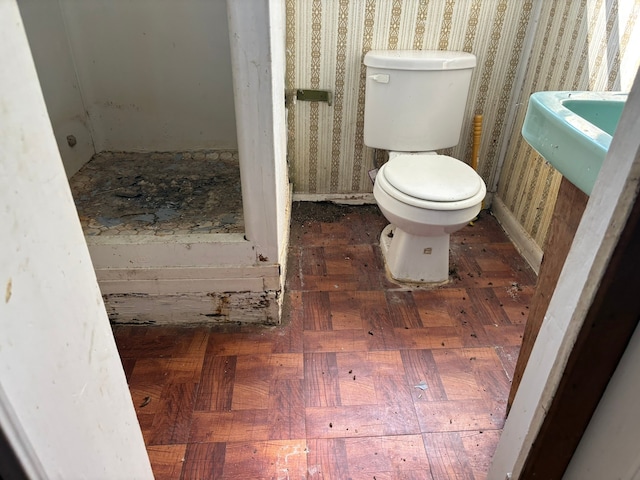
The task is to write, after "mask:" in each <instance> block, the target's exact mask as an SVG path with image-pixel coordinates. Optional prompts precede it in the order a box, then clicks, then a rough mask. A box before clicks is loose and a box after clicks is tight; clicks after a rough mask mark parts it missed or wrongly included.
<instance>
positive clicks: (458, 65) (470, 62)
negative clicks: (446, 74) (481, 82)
mask: <svg viewBox="0 0 640 480" xmlns="http://www.w3.org/2000/svg"><path fill="white" fill-rule="evenodd" d="M364 64H365V65H366V66H368V67H377V68H388V69H391V70H460V69H464V68H473V67H475V66H476V56H475V55H474V54H472V53H466V52H452V51H448V50H371V51H369V52H367V54H366V55H365V56H364Z"/></svg>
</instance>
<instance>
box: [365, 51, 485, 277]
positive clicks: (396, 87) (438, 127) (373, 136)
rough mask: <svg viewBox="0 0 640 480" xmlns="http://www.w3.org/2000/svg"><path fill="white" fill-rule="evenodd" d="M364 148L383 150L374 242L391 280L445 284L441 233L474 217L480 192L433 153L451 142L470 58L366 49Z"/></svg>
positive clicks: (464, 172) (458, 125)
mask: <svg viewBox="0 0 640 480" xmlns="http://www.w3.org/2000/svg"><path fill="white" fill-rule="evenodd" d="M364 64H365V65H366V67H367V82H366V88H365V101H364V103H365V112H364V143H365V145H367V146H369V147H372V148H379V149H383V150H387V151H389V152H390V154H389V161H388V162H387V163H386V164H385V165H383V166H382V167H381V168H380V169H379V170H378V173H377V176H376V179H375V183H374V188H373V194H374V197H375V199H376V201H377V203H378V206H379V207H380V210H381V211H382V213H383V215H384V216H385V217H386V218H387V220H389V221H390V222H391V225H389V226H387V227H385V229H384V230H383V232H382V235H381V237H380V246H381V248H382V253H383V255H384V260H385V264H386V267H387V269H388V271H389V273H390V275H391V277H393V278H394V279H396V280H400V281H406V282H420V283H422V282H427V283H440V282H445V281H447V280H448V278H449V235H450V234H451V233H453V232H455V231H457V230H459V229H461V228H462V227H464V226H465V225H466V224H468V223H469V222H470V221H471V220H473V219H474V218H475V217H476V215H478V213H479V211H480V208H481V207H482V200H483V199H484V196H485V194H486V186H485V184H484V182H483V180H482V179H481V178H480V176H479V175H478V174H477V173H476V172H475V171H474V170H473V169H472V168H471V167H470V166H468V165H467V164H466V163H464V162H461V161H460V160H457V159H455V158H452V157H448V156H445V155H438V154H436V153H435V151H436V150H440V149H443V148H450V147H453V146H455V145H457V144H458V142H459V140H460V133H461V130H462V125H463V122H464V120H465V111H466V106H467V97H468V93H469V86H470V82H471V75H472V71H473V69H474V67H475V65H476V57H475V56H474V55H473V54H471V53H467V52H452V51H440V50H423V51H417V50H391V51H384V50H372V51H369V52H367V54H366V55H365V57H364Z"/></svg>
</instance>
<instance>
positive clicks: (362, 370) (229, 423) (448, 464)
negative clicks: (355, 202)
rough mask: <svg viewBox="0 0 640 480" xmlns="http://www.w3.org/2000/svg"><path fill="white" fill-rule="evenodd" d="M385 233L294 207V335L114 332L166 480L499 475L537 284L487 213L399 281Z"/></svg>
mask: <svg viewBox="0 0 640 480" xmlns="http://www.w3.org/2000/svg"><path fill="white" fill-rule="evenodd" d="M385 223H386V222H385V220H384V218H383V217H382V216H381V215H380V214H379V213H378V210H377V208H376V207H374V206H358V207H355V206H354V207H338V206H335V205H323V204H319V205H315V204H304V203H301V204H294V208H293V220H292V230H291V246H290V257H289V258H290V259H289V268H288V274H287V277H288V278H287V292H286V297H285V303H286V306H285V315H284V325H283V326H280V327H259V326H239V325H228V326H218V327H208V328H204V327H197V328H167V327H141V326H117V327H114V332H115V337H116V341H117V344H118V347H119V351H120V354H121V357H122V362H123V365H124V368H125V372H126V375H127V378H128V381H129V386H130V390H131V395H132V397H133V401H134V403H135V406H136V411H137V414H138V419H139V421H140V425H141V428H142V432H143V435H144V438H145V441H146V444H147V449H148V452H149V456H150V459H151V462H152V466H153V469H154V472H155V475H156V478H157V479H183V480H191V479H242V480H246V479H336V480H344V479H353V480H360V479H368V480H371V479H377V480H383V479H385V480H386V479H433V480H441V479H452V478H456V479H483V478H485V477H486V472H487V470H488V467H489V462H490V459H491V456H492V455H493V452H494V450H495V448H496V445H497V441H498V437H499V435H500V432H501V429H502V427H503V423H504V417H505V407H506V400H507V395H508V392H509V385H510V381H511V376H512V373H513V370H514V367H515V362H516V359H517V354H518V350H519V347H520V343H521V340H522V338H521V337H522V333H523V330H524V323H525V321H526V319H527V314H528V306H529V301H530V298H531V295H532V293H533V289H534V283H535V275H534V274H533V273H532V271H531V270H530V269H529V268H528V267H527V266H526V264H525V262H524V261H523V260H522V259H521V258H520V256H519V255H518V253H517V252H516V250H515V249H514V247H513V246H512V245H511V243H510V242H509V241H508V239H507V238H506V237H505V235H504V233H503V232H502V230H501V229H500V227H499V225H498V224H497V223H496V221H495V219H494V218H493V217H491V216H490V215H489V214H487V213H485V212H483V213H482V214H481V217H480V219H479V220H478V221H476V222H475V224H474V225H473V226H468V227H465V228H464V229H463V230H462V231H461V232H459V233H458V234H455V235H454V236H453V237H452V246H451V257H452V281H451V282H450V283H449V284H447V285H445V286H442V287H438V288H431V289H426V288H422V289H420V288H414V289H412V288H407V287H405V286H401V285H398V284H396V283H393V282H391V281H389V280H387V278H386V277H385V273H384V267H383V264H382V261H381V256H380V251H379V246H378V235H379V233H380V231H381V230H382V227H383V226H384V225H385Z"/></svg>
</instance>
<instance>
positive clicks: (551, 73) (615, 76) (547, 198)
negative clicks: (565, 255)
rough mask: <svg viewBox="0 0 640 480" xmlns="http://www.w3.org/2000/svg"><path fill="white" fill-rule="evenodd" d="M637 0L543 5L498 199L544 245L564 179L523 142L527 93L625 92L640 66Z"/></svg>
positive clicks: (639, 11)
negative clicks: (564, 91)
mask: <svg viewBox="0 0 640 480" xmlns="http://www.w3.org/2000/svg"><path fill="white" fill-rule="evenodd" d="M639 14H640V1H638V0H620V1H613V0H595V1H591V0H589V1H587V0H582V1H580V2H575V1H570V0H566V1H561V2H543V3H542V11H541V13H540V20H539V22H538V26H537V31H536V34H535V37H534V38H535V42H534V44H533V49H532V52H531V57H530V61H529V66H528V69H527V71H526V74H525V80H524V84H523V86H522V90H521V91H520V92H519V95H518V97H517V104H518V110H517V118H516V122H515V128H514V131H513V135H512V136H511V138H510V139H509V143H508V149H507V153H506V156H505V160H504V165H503V166H502V169H501V173H500V181H499V184H498V196H499V197H500V199H501V200H502V201H503V202H504V203H505V205H506V206H507V208H508V209H509V210H510V211H511V212H512V213H513V214H514V216H515V217H516V219H517V220H518V222H519V223H520V224H521V225H522V226H523V227H524V228H525V230H526V231H527V233H529V235H531V237H532V238H533V240H534V241H535V242H536V243H537V244H538V245H539V246H543V244H544V239H545V237H546V234H547V230H548V226H549V222H550V219H551V214H552V213H553V207H554V205H555V199H556V194H557V191H558V187H559V185H560V180H561V176H560V174H558V173H557V172H556V171H555V170H554V169H553V168H552V167H551V166H549V164H547V163H546V162H545V161H544V160H543V159H542V158H541V157H540V156H538V155H537V154H536V152H535V151H534V150H532V149H531V147H529V145H528V144H527V143H526V142H525V141H524V140H523V139H522V136H521V135H520V130H521V128H522V123H523V121H524V116H525V112H526V106H527V102H528V99H529V95H530V94H531V93H533V92H536V91H541V90H626V91H628V90H629V88H630V87H631V83H632V81H633V78H634V75H635V72H636V71H637V69H638V65H639V63H640V31H639V28H638V26H640V24H639V23H638V20H637V19H638V15H639Z"/></svg>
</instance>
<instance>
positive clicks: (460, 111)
mask: <svg viewBox="0 0 640 480" xmlns="http://www.w3.org/2000/svg"><path fill="white" fill-rule="evenodd" d="M364 64H365V65H366V66H367V84H366V91H365V113H364V143H365V145H367V146H369V147H373V148H381V149H385V150H396V151H401V152H425V151H431V150H437V149H440V148H448V147H453V146H454V145H457V144H458V142H459V141H460V131H461V130H462V120H463V117H464V111H465V108H466V105H467V96H468V94H469V84H470V82H471V72H472V71H473V67H475V65H476V57H475V55H473V54H471V53H465V52H451V51H440V50H372V51H370V52H368V53H367V54H366V55H365V57H364Z"/></svg>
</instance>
